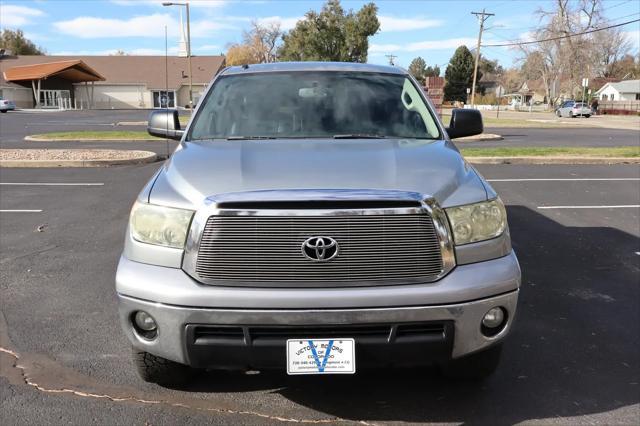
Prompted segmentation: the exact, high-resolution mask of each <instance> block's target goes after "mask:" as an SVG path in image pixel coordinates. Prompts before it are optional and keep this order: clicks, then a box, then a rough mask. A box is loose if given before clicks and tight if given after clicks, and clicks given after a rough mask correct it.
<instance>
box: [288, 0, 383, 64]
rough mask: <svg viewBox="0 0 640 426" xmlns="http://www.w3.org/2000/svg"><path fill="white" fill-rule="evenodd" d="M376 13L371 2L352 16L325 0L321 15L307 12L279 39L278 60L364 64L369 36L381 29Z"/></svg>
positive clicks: (374, 6) (333, 2) (311, 11)
mask: <svg viewBox="0 0 640 426" xmlns="http://www.w3.org/2000/svg"><path fill="white" fill-rule="evenodd" d="M377 12H378V7H377V6H376V5H375V4H373V3H368V4H366V5H364V6H363V7H362V8H361V9H360V10H359V11H358V12H355V13H354V12H353V11H352V10H349V11H348V12H345V10H344V9H343V8H342V6H341V5H340V1H339V0H328V1H327V2H326V3H325V4H324V6H322V10H321V11H320V13H318V12H316V11H313V10H310V11H309V12H307V13H306V15H305V17H304V18H303V19H301V20H300V21H298V23H297V24H296V26H295V28H293V29H292V30H291V31H290V32H289V33H288V34H285V35H283V36H282V40H283V44H282V47H281V48H280V50H279V51H278V59H280V60H283V61H342V62H367V51H368V50H369V37H370V36H372V35H374V34H375V33H377V32H378V29H379V28H380V21H378V18H377V16H376V14H377Z"/></svg>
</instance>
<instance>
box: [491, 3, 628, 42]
mask: <svg viewBox="0 0 640 426" xmlns="http://www.w3.org/2000/svg"><path fill="white" fill-rule="evenodd" d="M621 4H623V3H620V4H618V6H620V5H621ZM608 9H613V7H609V8H607V9H603V11H604V10H608ZM636 15H640V12H636V13H630V14H629V15H624V16H618V17H615V18H604V19H603V20H602V21H601V22H600V23H601V24H603V23H607V24H608V23H611V22H615V21H619V20H621V19H625V18H629V17H631V16H636ZM539 22H540V23H539V24H538V25H532V26H530V27H522V28H520V27H518V28H513V27H505V28H500V26H495V27H490V28H485V31H489V30H491V31H513V30H518V31H529V30H537V29H538V28H540V26H541V25H542V24H543V23H542V20H540V21H539ZM492 34H494V35H497V34H495V33H493V32H492Z"/></svg>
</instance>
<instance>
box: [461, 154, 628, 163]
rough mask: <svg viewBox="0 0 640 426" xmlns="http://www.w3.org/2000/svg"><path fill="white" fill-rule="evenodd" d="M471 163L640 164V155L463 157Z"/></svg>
mask: <svg viewBox="0 0 640 426" xmlns="http://www.w3.org/2000/svg"><path fill="white" fill-rule="evenodd" d="M465 158H466V160H467V161H468V162H469V163H471V164H640V157H635V158H630V157H542V156H540V157H533V156H529V157H465Z"/></svg>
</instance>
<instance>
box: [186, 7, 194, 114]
mask: <svg viewBox="0 0 640 426" xmlns="http://www.w3.org/2000/svg"><path fill="white" fill-rule="evenodd" d="M185 6H186V7H187V58H188V60H189V110H190V111H191V112H193V72H192V71H191V70H192V68H191V20H190V19H189V3H185Z"/></svg>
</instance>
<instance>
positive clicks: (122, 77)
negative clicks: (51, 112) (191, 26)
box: [0, 55, 225, 109]
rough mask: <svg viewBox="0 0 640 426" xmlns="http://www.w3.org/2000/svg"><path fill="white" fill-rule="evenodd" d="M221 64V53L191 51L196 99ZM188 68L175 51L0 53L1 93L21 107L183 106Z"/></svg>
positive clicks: (186, 61) (187, 102)
mask: <svg viewBox="0 0 640 426" xmlns="http://www.w3.org/2000/svg"><path fill="white" fill-rule="evenodd" d="M224 66H225V58H224V56H193V57H192V69H193V77H192V80H193V98H194V104H195V103H197V101H198V99H199V97H200V96H201V94H202V93H203V92H204V89H205V88H206V87H207V84H208V83H209V82H210V81H211V79H212V78H213V76H215V75H216V74H217V73H218V72H220V71H221V70H222V68H224ZM188 70H189V66H188V59H187V58H186V57H178V56H169V57H168V58H167V61H166V62H165V57H164V56H37V55H34V56H1V57H0V96H2V97H4V98H6V99H12V100H14V101H15V102H16V105H17V106H18V107H20V108H33V107H42V108H58V107H60V106H61V105H63V106H70V107H78V108H80V107H82V108H97V109H104V108H107V109H112V108H114V109H117V108H122V109H125V108H161V107H169V108H175V107H185V106H188V104H189V72H188ZM36 100H38V102H36Z"/></svg>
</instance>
